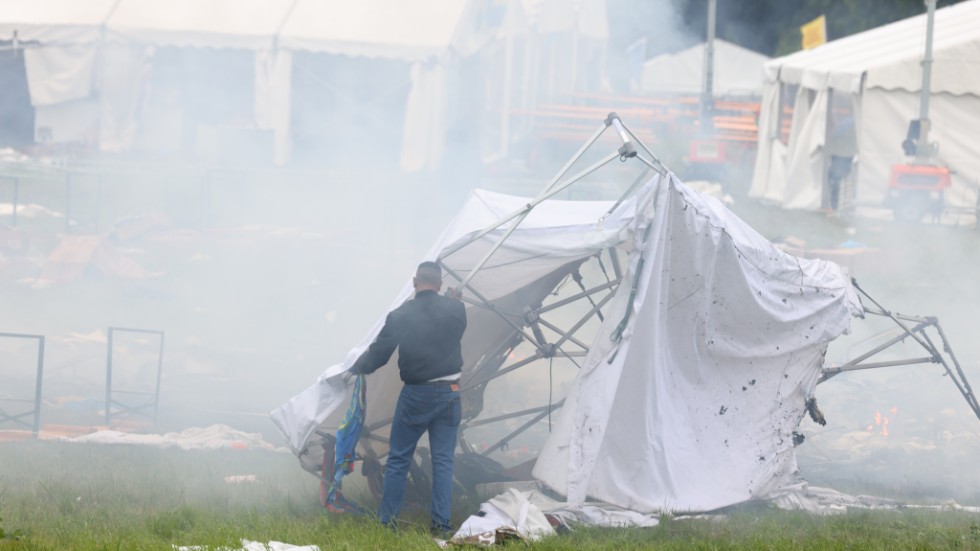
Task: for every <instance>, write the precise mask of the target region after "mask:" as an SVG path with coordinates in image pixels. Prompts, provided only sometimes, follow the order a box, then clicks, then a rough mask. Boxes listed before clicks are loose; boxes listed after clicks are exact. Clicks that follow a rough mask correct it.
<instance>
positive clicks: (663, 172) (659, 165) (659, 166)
mask: <svg viewBox="0 0 980 551" xmlns="http://www.w3.org/2000/svg"><path fill="white" fill-rule="evenodd" d="M620 124H621V125H622V126H623V128H625V129H626V132H628V133H629V135H630V136H631V137H632V138H633V141H634V142H636V143H638V144H640V147H642V148H643V151H646V152H647V155H649V156H650V157H652V158H653V160H654V161H656V162H657V166H653V165H652V164H650V163H649V162H648V161H646V160H645V159H643V158H642V157H641V160H643V162H644V163H645V164H646V165H647V166H649V167H650V168H652V169H653V170H655V171H657V173H658V174H660V175H661V176H666V175H667V167H665V166H664V164H663V163H662V162H661V161H660V158H659V157H657V156H656V155H655V154H654V153H653V151H651V150H650V148H649V147H647V145H646V144H645V143H643V140H641V139H640V138H638V137H636V134H635V133H633V131H632V130H631V129H630V127H629V126H627V124H626V123H625V122H622V121H620Z"/></svg>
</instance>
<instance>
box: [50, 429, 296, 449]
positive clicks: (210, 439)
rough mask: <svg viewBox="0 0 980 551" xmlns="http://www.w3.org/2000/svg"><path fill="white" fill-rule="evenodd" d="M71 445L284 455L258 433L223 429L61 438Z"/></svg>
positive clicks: (94, 434) (101, 434)
mask: <svg viewBox="0 0 980 551" xmlns="http://www.w3.org/2000/svg"><path fill="white" fill-rule="evenodd" d="M64 440H69V441H71V442H95V443H99V444H141V445H144V446H155V447H159V448H180V449H182V450H221V449H239V450H268V451H277V452H285V451H288V450H286V449H285V448H277V447H275V446H273V445H272V444H270V443H268V442H266V441H265V440H263V439H262V435H261V434H258V433H248V432H242V431H240V430H236V429H233V428H231V427H229V426H226V425H211V426H208V427H203V428H202V427H193V428H189V429H185V430H183V431H181V432H168V433H166V434H135V433H128V432H119V431H114V430H101V431H98V432H93V433H91V434H85V435H82V436H76V437H74V438H64Z"/></svg>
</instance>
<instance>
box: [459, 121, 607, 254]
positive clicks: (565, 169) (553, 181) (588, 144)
mask: <svg viewBox="0 0 980 551" xmlns="http://www.w3.org/2000/svg"><path fill="white" fill-rule="evenodd" d="M606 128H608V125H603V126H600V127H599V128H598V129H597V130H596V131H595V133H594V134H592V137H591V138H589V140H588V141H587V142H585V143H584V144H583V145H582V147H580V148H579V150H578V151H577V152H575V155H572V158H571V159H569V160H568V162H567V163H565V166H563V167H561V169H560V170H559V171H558V172H557V173H556V174H555V175H554V176H553V177H552V178H551V180H550V181H549V182H548V184H547V185H545V187H544V189H542V190H541V192H539V193H538V196H537V197H536V198H535V200H534V201H532V202H531V203H528V204H527V205H526V206H525V207H524V208H522V209H520V210H516V211H514V212H512V213H510V214H508V215H506V216H503V217H502V218H500V219H499V220H497V221H496V222H494V223H492V224H490V225H489V226H487V227H485V228H483V229H482V230H480V231H479V232H478V233H477V234H475V235H474V236H473V237H470V238H469V239H467V240H465V241H463V242H461V243H459V244H457V245H454V246H452V247H450V248H449V250H448V251H446V252H445V253H443V254H442V256H441V257H440V258H446V257H448V256H449V255H451V254H453V253H455V252H456V251H458V250H460V249H462V248H463V247H465V246H467V245H469V244H470V243H473V242H474V241H477V240H479V239H481V238H482V237H483V236H485V235H487V234H488V233H490V232H492V231H494V230H496V229H497V228H499V227H500V226H503V225H504V224H506V223H507V222H510V221H511V220H513V219H514V218H517V217H518V216H520V217H521V219H522V220H523V219H524V217H526V216H527V214H528V213H529V212H530V211H531V209H532V208H533V207H534V206H535V205H537V203H538V202H540V201H542V200H544V199H547V197H543V198H542V196H544V195H546V194H547V193H548V191H550V190H551V188H552V187H554V185H555V184H556V183H558V181H559V180H560V179H561V178H562V177H563V176H565V174H566V173H567V172H568V171H569V170H570V169H571V168H572V165H574V164H575V163H576V162H577V161H578V160H579V159H580V158H581V157H582V155H584V154H585V151H586V150H588V149H589V148H590V147H592V144H594V143H595V142H596V141H597V140H598V139H599V137H601V136H602V134H603V132H605V131H606ZM549 197H550V196H549Z"/></svg>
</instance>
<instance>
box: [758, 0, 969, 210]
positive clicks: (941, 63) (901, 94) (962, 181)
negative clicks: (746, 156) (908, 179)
mask: <svg viewBox="0 0 980 551" xmlns="http://www.w3.org/2000/svg"><path fill="white" fill-rule="evenodd" d="M925 36H926V16H925V15H920V16H916V17H912V18H909V19H905V20H902V21H898V22H895V23H892V24H889V25H885V26H882V27H879V28H876V29H872V30H869V31H866V32H863V33H859V34H855V35H852V36H848V37H846V38H841V39H839V40H835V41H833V42H829V43H827V44H824V45H821V46H818V47H816V48H813V49H811V50H804V51H800V52H797V53H794V54H791V55H788V56H785V57H781V58H778V59H774V60H772V61H770V62H769V63H767V64H766V66H765V73H766V74H765V80H766V82H765V89H764V93H763V99H762V105H761V112H760V117H759V138H758V140H759V141H758V155H757V158H756V165H755V174H754V176H753V179H752V187H751V189H750V191H749V194H750V196H752V197H758V198H763V199H767V200H771V201H775V202H777V203H779V204H781V205H782V206H784V207H786V208H800V209H817V208H820V207H821V206H822V205H823V204H826V198H825V197H824V188H825V186H824V182H825V181H826V176H827V170H828V168H829V166H830V160H829V157H830V155H831V154H832V151H833V149H834V148H835V145H836V144H835V143H834V142H835V133H834V130H835V128H837V129H839V130H841V131H842V132H847V133H850V136H849V139H842V140H841V141H842V142H846V141H850V142H856V149H855V150H854V151H850V152H848V154H847V155H845V156H850V155H854V156H855V163H856V164H855V172H856V175H854V178H855V181H856V186H857V196H856V200H857V202H858V204H870V205H875V206H877V205H880V204H881V203H882V202H883V200H884V198H885V193H886V190H887V184H888V179H889V174H890V170H891V166H892V165H894V164H900V163H903V162H904V160H905V157H904V155H903V152H902V147H901V142H902V139H903V138H904V137H905V135H906V130H907V128H908V124H909V121H910V120H911V119H914V118H917V116H918V105H919V92H920V90H921V80H922V68H921V62H922V58H923V54H924V51H925ZM978 51H980V1H978V0H969V1H966V2H961V3H958V4H955V5H952V6H949V7H946V8H943V9H940V10H937V11H936V14H935V38H934V42H933V57H934V60H933V65H932V85H931V92H932V93H931V96H930V119H931V120H932V128H931V130H930V139H931V140H932V141H936V142H938V143H939V155H938V162H939V163H940V164H943V165H946V166H948V167H949V168H950V169H952V170H954V171H955V172H956V173H955V174H954V175H953V187H952V189H951V190H948V191H947V194H946V201H947V205H948V206H950V207H954V208H974V207H975V206H976V205H977V189H976V182H978V181H980V158H978V156H977V155H976V144H975V141H976V140H975V135H976V128H977V127H978V126H980V57H978V56H977V52H978ZM787 106H792V107H793V111H792V121H791V122H790V121H787V120H786V117H787V116H788V115H786V114H785V113H786V110H785V109H784V107H787ZM851 121H853V124H852V123H851ZM786 122H790V124H791V126H790V131H789V135H788V140H787V139H786V138H787V136H785V135H781V134H782V133H781V129H782V128H783V126H784V123H786ZM848 127H852V129H848ZM851 147H853V146H851Z"/></svg>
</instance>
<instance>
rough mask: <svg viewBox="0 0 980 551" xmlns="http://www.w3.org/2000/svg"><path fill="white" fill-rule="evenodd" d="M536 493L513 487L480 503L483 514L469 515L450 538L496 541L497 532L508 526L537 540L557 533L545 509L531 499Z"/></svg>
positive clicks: (522, 535) (530, 538) (525, 536)
mask: <svg viewBox="0 0 980 551" xmlns="http://www.w3.org/2000/svg"><path fill="white" fill-rule="evenodd" d="M531 493H532V492H521V491H518V490H514V489H510V490H508V491H506V492H504V493H502V494H500V495H498V496H496V497H494V498H492V499H490V500H489V501H487V502H485V503H483V504H482V505H481V506H480V513H482V516H481V515H472V516H470V517H469V518H467V519H466V520H465V521H464V522H463V525H462V526H460V527H459V530H457V531H456V533H455V534H454V535H453V537H452V539H451V540H450V541H453V542H462V540H465V539H466V538H472V537H473V536H480V542H481V543H483V542H486V543H496V541H495V534H496V532H497V531H498V530H501V529H505V530H508V531H512V532H516V533H517V534H518V535H519V536H520V537H521V538H523V539H526V540H529V541H535V540H538V539H541V538H543V537H545V536H550V535H553V534H554V533H555V529H554V528H552V527H551V524H550V523H549V522H548V519H547V518H545V516H544V513H543V512H542V511H541V509H540V508H539V507H538V506H537V505H535V504H534V503H532V502H531V499H530V498H531Z"/></svg>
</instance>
